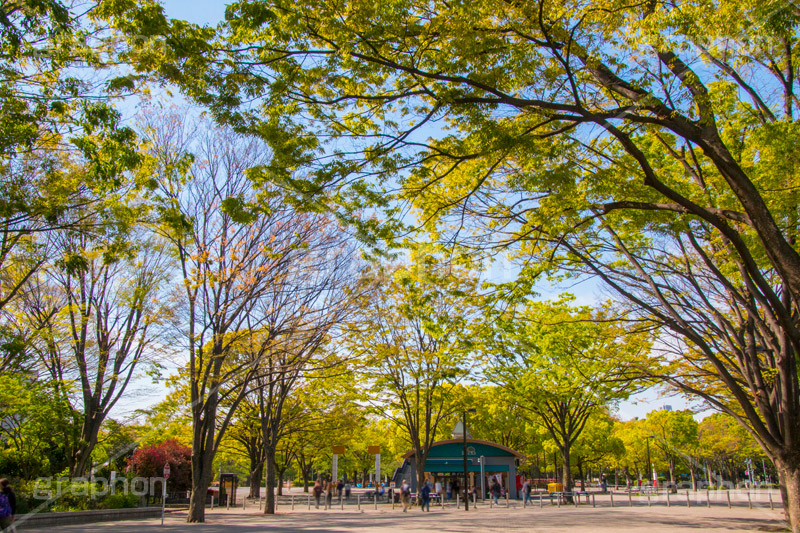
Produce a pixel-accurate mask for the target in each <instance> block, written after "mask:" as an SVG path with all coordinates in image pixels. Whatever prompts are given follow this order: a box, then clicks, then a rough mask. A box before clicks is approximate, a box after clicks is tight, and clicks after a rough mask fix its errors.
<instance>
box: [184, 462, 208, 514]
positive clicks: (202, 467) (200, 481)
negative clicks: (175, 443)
mask: <svg viewBox="0 0 800 533" xmlns="http://www.w3.org/2000/svg"><path fill="white" fill-rule="evenodd" d="M212 460H213V454H211V453H205V454H201V453H199V452H198V453H195V452H192V497H191V498H190V499H189V515H188V516H187V517H186V521H187V522H205V520H206V496H207V494H208V487H209V485H211V478H212V476H213V470H212V469H213V461H212Z"/></svg>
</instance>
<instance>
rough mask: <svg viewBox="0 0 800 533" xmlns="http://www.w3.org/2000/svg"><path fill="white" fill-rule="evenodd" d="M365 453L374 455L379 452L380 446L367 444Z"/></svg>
mask: <svg viewBox="0 0 800 533" xmlns="http://www.w3.org/2000/svg"><path fill="white" fill-rule="evenodd" d="M367 453H369V454H371V455H375V454H376V453H381V447H380V446H367Z"/></svg>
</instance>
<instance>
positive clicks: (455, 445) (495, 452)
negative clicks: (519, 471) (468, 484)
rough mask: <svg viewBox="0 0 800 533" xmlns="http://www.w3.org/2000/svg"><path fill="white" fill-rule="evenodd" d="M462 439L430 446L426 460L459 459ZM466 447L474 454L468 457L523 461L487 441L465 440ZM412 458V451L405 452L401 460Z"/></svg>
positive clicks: (508, 449)
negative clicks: (514, 458) (507, 458)
mask: <svg viewBox="0 0 800 533" xmlns="http://www.w3.org/2000/svg"><path fill="white" fill-rule="evenodd" d="M463 444H464V440H463V439H446V440H440V441H436V442H434V443H433V444H432V445H431V451H430V452H429V453H428V458H429V459H430V458H436V457H461V456H462V455H463V453H464V452H463V449H462V448H460V446H463ZM467 446H468V447H472V448H474V450H475V453H474V454H473V453H469V452H468V453H469V456H470V457H475V456H478V457H479V456H481V455H483V456H486V457H516V458H518V459H523V458H524V457H525V456H524V455H522V454H521V453H519V452H518V451H516V450H512V449H511V448H509V447H507V446H503V445H502V444H497V443H496V442H490V441H488V440H478V439H467ZM412 457H414V450H411V451H409V452H406V454H405V455H403V459H410V458H412Z"/></svg>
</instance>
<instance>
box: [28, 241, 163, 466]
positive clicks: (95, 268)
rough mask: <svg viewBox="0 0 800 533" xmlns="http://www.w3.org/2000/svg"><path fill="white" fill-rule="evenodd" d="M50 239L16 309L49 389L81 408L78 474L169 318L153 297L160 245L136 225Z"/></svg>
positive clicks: (75, 458)
mask: <svg viewBox="0 0 800 533" xmlns="http://www.w3.org/2000/svg"><path fill="white" fill-rule="evenodd" d="M106 229H108V228H106ZM55 240H56V245H55V247H54V250H55V251H56V252H58V256H57V258H56V259H55V260H53V261H52V262H51V263H50V264H49V265H48V266H47V267H46V268H45V269H44V270H40V271H39V272H37V273H36V274H34V276H33V277H32V279H31V280H30V281H29V283H28V286H27V287H26V288H25V289H24V291H23V294H22V296H21V298H19V300H18V304H19V305H18V307H19V310H18V315H19V316H24V317H26V322H27V323H28V324H30V326H31V329H32V334H31V336H30V338H29V343H30V346H29V349H30V350H31V351H32V352H34V353H35V354H36V355H37V357H38V362H39V365H40V368H41V370H42V372H43V373H44V374H45V375H47V376H48V378H49V380H50V382H51V383H53V384H54V387H55V392H56V394H57V395H58V396H60V397H61V398H62V399H64V400H65V401H69V402H70V403H72V404H73V405H74V408H75V409H76V411H78V412H80V413H81V414H82V418H83V421H82V424H81V429H80V435H79V438H78V440H77V442H75V443H73V446H72V450H71V457H70V474H71V475H72V476H83V475H84V474H85V473H86V470H87V468H88V466H89V463H90V459H91V454H92V451H93V449H94V447H95V445H96V444H97V439H98V435H99V432H100V428H101V426H102V425H103V422H104V421H105V419H106V417H107V416H108V414H109V412H110V411H111V410H112V409H113V408H114V406H115V405H116V404H117V402H118V401H119V400H120V398H121V397H122V396H123V395H124V393H125V392H126V390H127V388H128V385H129V384H130V382H131V380H132V379H133V378H134V377H135V376H136V375H137V373H140V372H141V371H142V370H143V369H146V367H148V366H149V365H150V364H151V363H153V362H155V361H156V354H157V352H159V351H160V349H159V348H158V346H157V345H156V343H155V342H154V341H155V337H156V335H157V333H158V330H157V328H158V327H159V326H160V325H161V324H163V323H164V322H165V321H166V320H168V319H169V318H170V317H169V313H170V310H169V307H168V306H166V305H163V304H162V303H160V302H161V299H162V297H163V296H164V294H163V293H161V287H162V286H163V285H164V284H165V282H166V281H167V279H168V267H167V261H166V257H165V255H164V254H163V251H162V250H161V248H160V245H159V244H158V243H157V242H155V241H154V240H152V235H151V236H147V235H146V234H145V235H142V234H141V232H139V235H135V234H129V233H123V234H121V235H119V234H114V232H112V234H111V235H108V234H107V233H106V235H105V236H102V237H97V236H93V235H92V233H91V232H90V231H86V230H79V229H75V228H73V229H71V230H69V231H67V232H65V233H64V234H63V235H59V236H57V237H56V238H55ZM73 381H74V382H75V383H76V384H77V387H78V390H77V391H74V393H73V391H72V389H71V387H70V386H69V384H70V383H72V382H73Z"/></svg>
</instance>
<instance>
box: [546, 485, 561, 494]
mask: <svg viewBox="0 0 800 533" xmlns="http://www.w3.org/2000/svg"><path fill="white" fill-rule="evenodd" d="M547 492H549V493H550V494H552V493H554V492H564V485H562V484H561V483H548V484H547Z"/></svg>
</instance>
